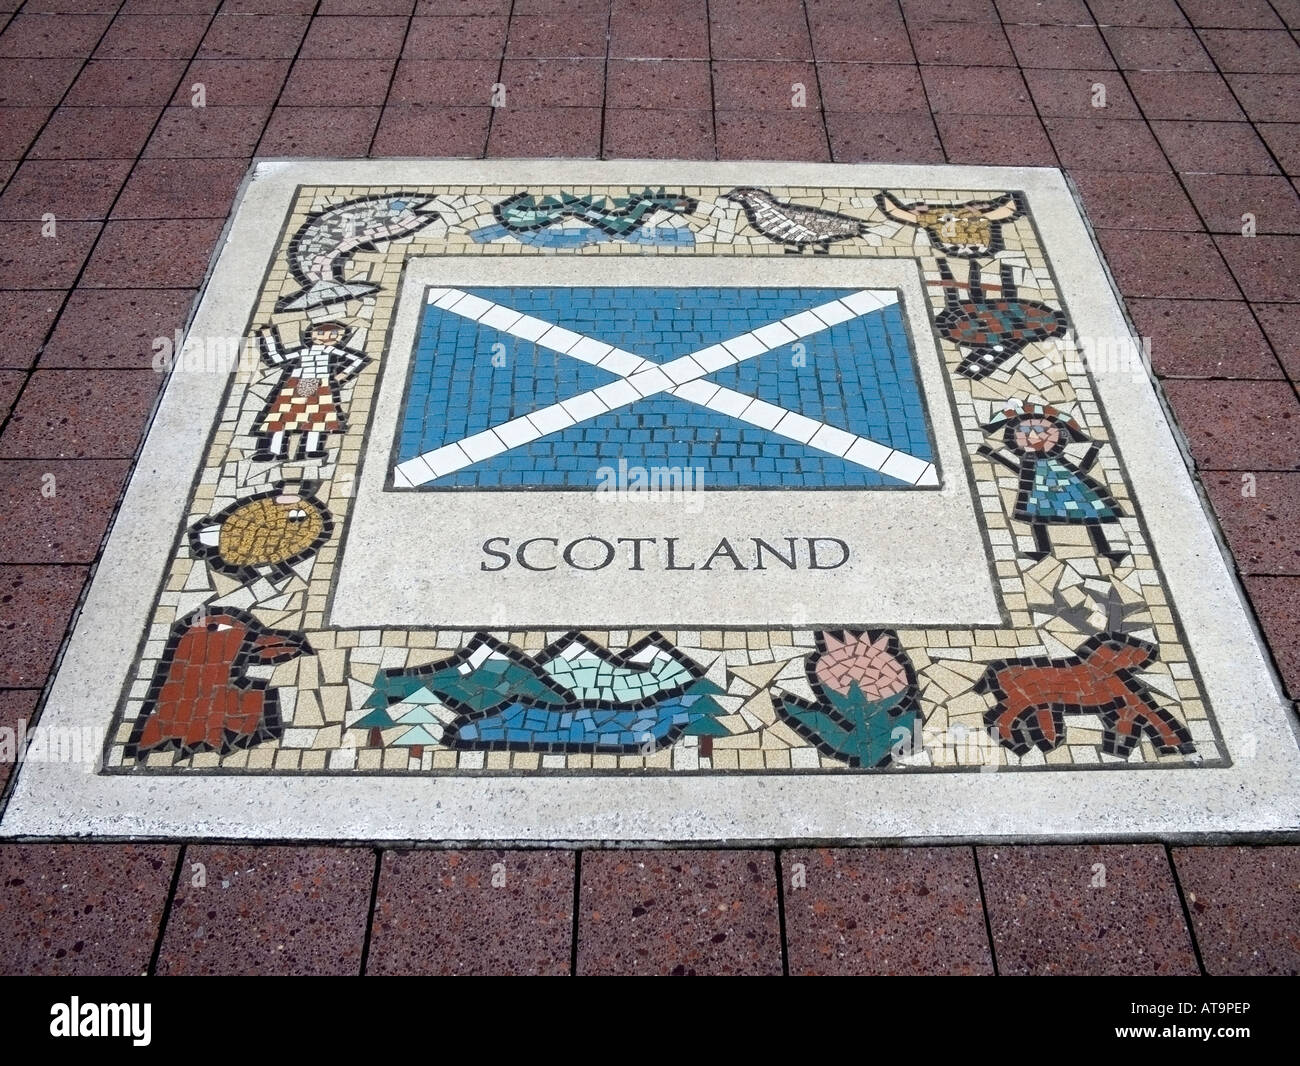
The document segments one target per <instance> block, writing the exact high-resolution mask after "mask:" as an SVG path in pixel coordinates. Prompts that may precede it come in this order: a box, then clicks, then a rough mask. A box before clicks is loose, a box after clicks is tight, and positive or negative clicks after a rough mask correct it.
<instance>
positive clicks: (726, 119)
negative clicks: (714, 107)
mask: <svg viewBox="0 0 1300 1066" xmlns="http://www.w3.org/2000/svg"><path fill="white" fill-rule="evenodd" d="M717 142H718V158H719V159H767V158H770V157H771V156H772V154H773V151H772V146H773V145H780V148H781V151H780V152H779V153H777V154H780V155H787V156H791V157H793V158H795V159H807V160H811V161H818V160H820V161H827V160H829V159H830V157H831V155H830V149H829V147H827V142H826V126H825V123H824V122H823V120H822V116H821V114H820V113H818V112H812V113H810V112H806V111H791V112H788V113H781V112H776V111H719V112H718V113H717Z"/></svg>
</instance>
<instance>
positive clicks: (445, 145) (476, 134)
mask: <svg viewBox="0 0 1300 1066" xmlns="http://www.w3.org/2000/svg"><path fill="white" fill-rule="evenodd" d="M491 116H492V109H491V108H490V107H434V106H432V105H428V104H399V105H394V104H389V105H388V106H387V107H385V108H384V111H383V115H382V117H381V118H380V120H379V129H378V131H377V132H376V134H375V142H374V147H373V148H372V149H371V155H374V156H386V155H390V156H409V155H416V156H419V155H431V154H433V149H434V148H435V146H436V148H437V151H438V153H439V154H441V155H447V156H470V157H474V158H476V157H478V156H481V155H482V154H483V150H484V147H485V146H486V144H487V135H488V122H489V120H490V118H491Z"/></svg>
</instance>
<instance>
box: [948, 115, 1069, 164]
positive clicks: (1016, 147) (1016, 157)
mask: <svg viewBox="0 0 1300 1066" xmlns="http://www.w3.org/2000/svg"><path fill="white" fill-rule="evenodd" d="M934 121H935V124H936V125H937V126H938V127H939V139H940V141H942V142H943V149H944V154H945V155H946V156H947V157H948V162H949V163H970V164H978V165H986V166H1022V167H1054V166H1056V165H1057V159H1056V152H1055V150H1054V149H1053V148H1052V142H1051V141H1050V140H1048V138H1047V131H1046V130H1044V129H1043V124H1042V122H1040V121H1039V120H1038V119H1037V118H1036V117H1035V116H1033V115H1008V116H1006V117H1004V118H998V117H995V116H993V115H936V116H935V119H934Z"/></svg>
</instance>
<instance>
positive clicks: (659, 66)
mask: <svg viewBox="0 0 1300 1066" xmlns="http://www.w3.org/2000/svg"><path fill="white" fill-rule="evenodd" d="M605 107H606V108H608V109H610V110H614V109H625V108H646V109H658V108H683V109H687V110H693V111H711V110H712V109H713V89H712V86H711V83H710V72H709V64H708V63H700V62H696V61H694V60H677V59H666V60H660V61H655V62H643V61H637V60H628V59H611V60H610V61H609V64H608V68H607V72H606V78H605ZM605 121H606V125H607V126H608V123H609V117H608V114H607V115H606V120H605ZM709 128H710V130H711V129H712V128H713V121H712V119H710V120H709Z"/></svg>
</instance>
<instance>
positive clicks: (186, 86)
mask: <svg viewBox="0 0 1300 1066" xmlns="http://www.w3.org/2000/svg"><path fill="white" fill-rule="evenodd" d="M289 66H290V61H289V60H287V59H241V60H240V61H239V62H237V63H231V62H229V61H227V60H224V59H196V60H194V62H192V63H191V64H190V65H189V66H188V67H186V68H185V76H184V77H183V78H181V79H180V84H179V85H177V86H176V94H175V96H173V97H172V99H171V102H172V103H173V104H176V105H178V106H182V107H192V106H193V99H194V86H195V85H202V86H203V93H204V102H205V106H206V107H240V106H245V107H246V106H256V105H268V106H269V105H270V104H273V103H275V101H276V98H277V97H278V96H279V94H280V89H281V87H282V86H283V85H284V82H285V79H286V77H287V76H288V74H289Z"/></svg>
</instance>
